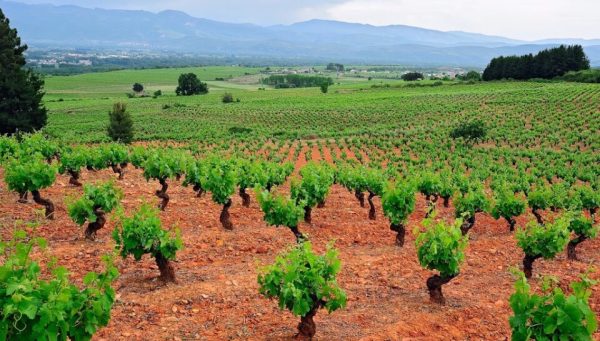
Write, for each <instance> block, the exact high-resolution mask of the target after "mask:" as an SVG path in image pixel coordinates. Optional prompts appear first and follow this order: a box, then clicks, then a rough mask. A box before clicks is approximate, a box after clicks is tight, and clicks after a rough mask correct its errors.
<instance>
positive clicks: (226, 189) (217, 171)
mask: <svg viewBox="0 0 600 341" xmlns="http://www.w3.org/2000/svg"><path fill="white" fill-rule="evenodd" d="M206 161H207V165H208V166H207V168H206V169H207V172H206V184H205V188H206V190H207V191H209V192H211V195H212V200H213V201H214V202H215V203H217V204H219V205H223V210H222V211H221V215H220V216H219V221H220V222H221V225H223V228H225V229H227V230H232V229H233V223H232V222H231V220H230V214H229V208H230V207H231V204H232V202H231V196H232V195H233V193H235V187H236V184H237V179H236V169H235V164H234V162H232V160H225V159H222V158H221V157H219V156H212V157H210V158H208V159H207V160H206Z"/></svg>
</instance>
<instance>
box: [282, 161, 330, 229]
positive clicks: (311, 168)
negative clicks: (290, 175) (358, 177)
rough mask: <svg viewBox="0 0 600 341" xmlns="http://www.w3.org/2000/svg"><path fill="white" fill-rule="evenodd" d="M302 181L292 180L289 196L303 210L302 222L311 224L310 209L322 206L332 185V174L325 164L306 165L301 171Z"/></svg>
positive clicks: (311, 163) (312, 163) (310, 163)
mask: <svg viewBox="0 0 600 341" xmlns="http://www.w3.org/2000/svg"><path fill="white" fill-rule="evenodd" d="M300 175H301V176H302V180H300V181H298V180H296V179H293V181H292V184H291V188H290V195H291V197H292V199H294V200H295V201H296V203H297V204H298V205H300V206H302V207H303V208H304V221H306V222H307V223H309V224H310V223H311V222H312V216H311V212H312V208H313V207H315V206H316V205H318V204H321V205H322V204H324V203H325V198H326V197H327V195H328V194H329V189H330V187H331V185H333V180H334V173H333V170H332V169H331V167H330V166H329V165H327V164H317V163H314V162H309V163H307V164H306V165H305V166H304V167H303V168H302V169H301V170H300Z"/></svg>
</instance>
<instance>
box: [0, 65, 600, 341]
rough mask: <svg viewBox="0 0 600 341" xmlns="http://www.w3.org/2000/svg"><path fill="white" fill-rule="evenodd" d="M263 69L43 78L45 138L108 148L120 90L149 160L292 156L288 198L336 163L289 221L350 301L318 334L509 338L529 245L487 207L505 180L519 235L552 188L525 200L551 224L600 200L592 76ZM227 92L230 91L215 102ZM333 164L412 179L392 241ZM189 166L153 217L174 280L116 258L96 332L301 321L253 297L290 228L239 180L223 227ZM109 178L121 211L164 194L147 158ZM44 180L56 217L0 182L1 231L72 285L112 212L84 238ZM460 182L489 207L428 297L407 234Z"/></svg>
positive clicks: (284, 325) (165, 334) (598, 291)
mask: <svg viewBox="0 0 600 341" xmlns="http://www.w3.org/2000/svg"><path fill="white" fill-rule="evenodd" d="M259 71H260V70H259V69H253V68H238V67H227V68H225V67H220V68H215V67H205V68H193V69H185V70H182V69H164V70H139V71H118V72H109V73H98V74H85V75H78V76H69V77H49V78H47V79H46V92H47V95H46V97H45V100H46V105H47V107H48V109H49V110H50V115H49V123H48V126H47V128H46V130H45V132H47V133H48V134H49V135H50V136H52V137H54V138H55V139H56V141H58V143H60V144H61V145H62V147H63V148H64V147H66V146H70V145H80V144H84V145H85V146H86V148H89V149H87V150H90V151H93V150H97V149H100V148H103V147H102V146H105V145H104V143H107V142H109V140H108V138H107V136H106V125H107V122H108V114H107V113H108V112H109V111H110V109H111V108H112V105H113V103H114V102H118V101H120V102H125V103H127V111H129V112H130V113H131V114H132V117H133V120H134V124H135V134H136V135H135V138H136V140H138V141H136V142H135V143H134V147H133V148H132V149H131V150H130V151H131V153H132V155H133V153H134V151H135V150H137V151H138V152H139V151H140V150H142V149H143V148H140V147H146V148H147V149H148V150H151V152H150V153H157V155H158V154H160V153H161V152H162V153H165V154H169V153H171V154H169V155H180V154H181V155H185V160H186V162H190V161H189V160H200V161H199V162H200V163H202V160H203V159H204V157H205V156H207V155H209V154H211V155H218V156H220V157H222V158H223V159H227V160H228V159H236V160H237V159H253V160H264V161H268V162H273V163H275V164H282V163H285V162H289V163H291V164H293V166H294V167H293V168H294V171H293V173H292V174H291V176H290V177H289V178H288V179H287V180H286V181H285V182H283V183H282V184H281V185H280V186H277V187H276V188H275V189H274V192H277V193H281V194H284V195H288V194H289V193H290V186H291V184H290V182H291V180H290V178H300V177H301V174H300V171H301V169H303V168H304V167H306V165H307V164H310V165H312V164H313V163H312V162H311V161H314V162H315V163H316V162H321V161H322V162H323V163H324V164H328V165H331V166H332V169H333V168H334V167H337V170H332V174H334V173H335V174H336V175H335V176H336V177H337V179H336V181H335V184H330V185H329V186H328V188H330V190H329V194H328V196H327V198H326V200H325V206H324V207H320V208H317V207H315V208H314V209H313V211H312V222H311V223H306V222H301V223H300V225H299V229H300V231H302V233H304V234H305V235H307V236H308V239H310V241H311V242H312V244H313V246H314V248H315V249H316V250H317V251H318V252H319V253H321V252H323V251H324V250H325V247H326V245H327V244H328V243H329V242H330V241H332V240H334V241H335V247H336V248H337V249H338V250H339V251H340V259H341V261H342V270H341V272H340V275H339V278H338V281H339V285H340V287H341V288H342V289H344V290H345V291H346V294H347V297H348V304H347V306H346V307H345V308H344V309H341V310H338V311H335V312H333V313H332V314H327V313H326V311H325V310H321V311H320V312H319V313H318V314H317V316H316V319H315V320H316V323H317V334H316V339H318V340H400V339H419V340H449V339H452V340H505V339H507V338H510V334H511V329H510V326H509V322H508V320H509V317H510V316H511V315H512V310H511V307H510V305H509V297H510V295H511V294H512V293H513V291H514V289H513V284H514V282H515V277H514V276H513V275H512V274H511V270H510V269H511V268H513V267H520V266H522V261H523V257H524V254H523V251H522V249H521V248H520V247H519V246H517V238H516V233H515V232H511V231H510V230H509V224H508V222H507V220H505V219H503V218H500V219H494V218H493V216H492V211H493V207H495V205H497V203H498V202H499V201H501V199H500V198H499V194H500V193H503V192H502V191H503V190H505V189H507V188H508V189H510V193H511V195H512V194H514V197H515V198H517V199H519V200H521V201H522V202H524V203H527V205H528V206H527V208H526V209H525V211H524V212H522V213H519V214H516V215H515V216H514V219H515V220H516V226H517V229H520V228H523V227H524V226H525V225H526V224H527V222H529V221H535V220H536V216H535V215H534V212H533V211H532V208H534V207H532V203H533V202H534V200H532V199H531V198H532V197H533V195H531V193H537V192H540V191H542V190H547V191H549V192H550V193H552V194H551V195H550V196H549V198H548V202H547V205H546V206H545V207H540V208H539V210H535V214H536V215H537V214H539V215H541V217H542V218H543V219H544V221H546V222H549V221H553V220H554V218H555V217H558V216H560V215H561V214H563V212H564V211H566V210H567V209H568V208H571V207H572V206H571V204H572V203H574V202H576V201H577V199H578V198H580V196H579V195H580V194H579V193H583V191H584V190H583V189H582V188H585V189H591V191H592V193H595V195H596V197H597V194H598V190H599V186H600V182H599V181H600V176H599V175H600V154H599V153H598V148H599V147H600V134H599V132H600V86H598V85H594V84H587V85H586V84H577V83H538V82H489V83H474V84H468V83H450V82H448V83H444V84H442V85H436V86H433V82H424V83H423V86H407V83H405V82H402V81H394V80H384V79H376V78H375V79H373V80H371V81H367V80H356V79H347V78H344V77H341V78H339V79H334V81H335V84H334V85H333V86H331V87H330V88H329V93H327V94H323V93H321V92H320V90H319V89H318V88H304V89H277V90H276V89H270V88H267V89H265V90H259V88H262V87H263V86H262V85H259V84H254V83H252V82H250V81H247V79H249V78H253V79H256V78H257V77H258V76H256V74H258V73H259ZM182 72H195V73H197V74H198V76H199V78H200V79H201V80H203V81H208V83H209V87H210V93H209V94H208V95H202V96H191V97H177V96H175V94H174V88H175V86H176V82H177V77H178V75H179V74H180V73H182ZM216 78H224V79H231V80H224V81H215V80H214V79H216ZM245 78H246V79H245ZM134 82H140V83H142V84H144V86H145V88H146V91H147V93H149V94H152V93H153V92H154V91H155V90H159V89H160V90H162V91H163V93H164V95H163V96H160V97H158V98H152V97H143V98H127V96H126V93H127V92H130V91H131V85H132V84H133V83H134ZM224 92H230V93H232V94H233V96H234V97H235V98H239V99H240V101H239V102H234V103H229V104H224V103H222V101H221V96H222V95H223V93H224ZM474 119H479V120H481V121H483V122H484V124H485V126H486V128H487V135H486V137H485V138H483V139H482V140H480V141H475V142H470V143H467V142H464V141H459V140H454V139H452V138H451V137H450V132H451V131H452V129H453V128H455V127H456V126H457V125H459V124H460V123H461V122H465V121H471V120H474ZM156 147H158V148H156ZM53 162H54V163H56V164H58V163H59V161H57V160H55V161H53ZM323 167H325V166H323ZM344 167H354V168H353V169H358V170H366V169H368V170H374V172H376V174H378V176H380V178H381V179H382V181H381V183H382V184H384V185H385V184H387V183H388V181H389V182H395V183H404V182H410V181H414V182H415V183H416V184H417V185H416V187H417V188H415V196H416V207H415V209H414V210H413V211H412V213H411V214H410V215H409V216H408V217H407V219H406V222H405V224H404V225H405V226H406V231H407V232H406V243H405V244H404V246H403V247H399V246H398V245H396V243H395V236H396V233H395V232H393V231H391V230H390V220H389V219H388V217H387V216H386V215H384V211H383V208H382V203H381V200H382V199H381V197H382V195H381V193H375V194H377V195H374V198H373V200H372V202H373V205H374V208H375V212H376V216H375V219H369V208H368V205H365V206H366V207H361V205H360V204H359V201H358V200H357V198H356V197H355V193H354V188H351V186H350V185H349V184H347V183H344V182H343V181H341V180H340V172H341V171H342V169H344ZM360 167H364V168H360ZM105 168H107V167H105ZM184 168H185V167H184ZM325 168H326V167H325ZM187 169H188V168H185V169H182V170H181V172H182V174H181V175H182V177H181V178H180V179H177V178H176V176H175V174H172V176H171V177H169V179H168V183H169V189H168V194H169V196H170V202H169V203H168V206H167V207H166V209H165V210H164V211H161V212H160V218H161V220H162V223H163V226H164V227H165V228H168V229H172V228H174V227H178V228H179V229H180V230H181V235H182V240H183V244H184V248H183V250H182V251H179V252H178V253H177V257H176V259H177V260H176V262H175V263H174V267H175V271H176V274H177V278H178V281H177V282H176V283H170V284H165V283H163V282H162V281H160V280H159V279H158V278H157V276H158V270H157V266H156V265H155V263H154V260H153V259H151V258H150V257H148V256H145V257H144V258H143V259H142V261H141V262H135V261H134V260H133V259H132V258H131V257H129V258H128V259H125V260H121V259H119V261H118V269H119V272H120V277H119V279H118V280H117V282H116V284H115V285H114V287H115V289H116V292H117V299H116V302H115V305H114V307H113V310H112V317H111V321H110V323H109V325H108V326H107V327H105V328H103V329H101V330H100V331H99V332H98V333H97V334H96V335H95V337H94V339H96V340H115V339H122V340H148V339H152V340H188V339H199V340H216V339H218V340H244V339H248V340H265V339H266V340H288V339H292V337H293V336H294V335H295V333H296V325H297V323H298V320H299V319H298V318H297V317H295V316H293V315H292V314H291V313H290V312H289V311H287V310H284V311H281V310H279V309H278V306H277V302H275V301H270V300H268V299H266V298H264V297H263V296H261V295H260V294H259V291H258V284H257V271H258V270H257V269H258V268H259V267H260V266H261V265H265V264H270V263H272V262H273V260H274V259H275V256H276V255H277V254H279V253H280V252H281V251H283V250H286V249H288V248H290V247H291V246H293V245H294V244H295V239H294V235H293V234H292V233H290V231H288V229H287V228H285V227H281V228H276V227H273V226H269V225H267V224H266V223H265V222H264V221H263V212H261V207H260V205H259V204H258V203H257V198H256V194H255V193H254V191H252V190H248V193H249V194H250V197H251V202H250V205H249V207H244V206H243V205H242V200H241V198H240V196H238V195H237V190H236V193H235V194H234V195H232V196H231V198H232V201H233V203H232V206H231V209H230V210H229V212H230V214H231V221H232V222H233V224H234V228H233V230H231V231H230V230H226V229H224V228H223V227H222V226H221V223H220V222H219V213H220V212H221V211H222V206H221V205H218V204H216V203H215V202H213V200H211V194H210V193H207V194H206V195H204V196H201V197H196V194H195V193H194V191H193V190H192V188H191V187H185V186H183V182H184V181H185V179H186V176H187V175H189V172H188V174H186V172H185V170H187ZM3 177H4V170H1V171H0V178H3ZM115 178H116V175H115V174H114V173H113V172H112V171H110V170H109V169H99V170H96V171H90V170H85V168H83V169H82V171H81V178H80V181H81V182H83V183H94V182H96V181H98V180H108V179H115ZM425 179H433V180H432V182H434V183H439V184H440V186H442V184H451V185H449V186H450V187H451V189H452V193H451V195H450V196H448V199H449V200H448V204H449V205H448V206H447V207H446V206H445V205H444V204H443V200H442V198H440V200H438V201H437V202H433V203H432V202H431V201H430V198H429V197H430V196H431V195H433V196H434V197H436V198H437V197H438V196H441V197H444V196H445V195H443V194H441V192H442V191H441V190H439V189H437V190H432V191H433V192H431V193H429V192H430V191H429V189H428V188H426V186H424V185H423V183H424V182H426V181H425ZM115 184H116V185H117V186H118V187H119V188H120V189H121V190H122V191H123V193H124V196H123V199H122V200H121V204H122V205H123V208H124V211H125V212H126V213H131V212H133V211H134V210H136V209H137V208H138V207H139V206H140V205H141V204H142V203H150V204H152V205H153V206H154V205H156V204H158V203H159V199H158V198H157V197H156V196H155V191H156V190H157V189H158V188H159V187H160V185H159V182H158V181H156V180H155V179H152V177H151V179H150V180H149V181H146V180H145V179H144V165H142V167H141V169H134V167H133V166H128V167H127V168H126V173H125V175H124V178H123V179H122V180H115ZM345 187H346V188H345ZM463 187H465V188H466V189H465V188H463ZM349 189H350V191H349ZM41 192H42V194H43V195H44V197H46V198H49V199H51V200H52V201H53V202H54V203H55V204H56V213H55V215H56V219H55V220H46V219H44V218H42V217H40V213H39V208H40V206H38V205H36V204H34V203H31V202H30V203H28V204H19V203H17V199H18V198H19V196H18V194H16V193H14V192H11V191H9V190H8V189H7V186H6V184H5V183H4V182H2V183H1V184H0V225H2V226H4V227H5V228H4V229H2V235H3V237H4V238H8V236H9V235H10V233H11V231H12V227H13V226H22V224H23V223H22V222H26V221H38V222H39V227H37V228H35V229H31V230H33V231H32V233H33V234H35V235H38V236H43V237H45V238H47V239H48V244H49V248H48V250H46V251H45V252H37V251H36V253H35V257H36V259H40V260H43V261H47V260H49V259H50V258H51V257H56V258H57V260H58V263H59V264H61V265H65V266H66V267H67V268H68V269H69V270H70V272H71V278H72V279H73V280H74V281H75V282H76V283H78V284H80V283H81V281H82V278H83V276H84V275H85V273H86V272H88V271H99V270H101V269H102V265H101V264H102V262H101V260H100V256H101V255H103V254H106V253H109V252H110V251H111V250H113V249H114V246H115V243H114V241H113V239H112V237H111V233H112V231H113V229H114V227H115V223H116V219H114V216H113V215H108V217H109V219H108V222H107V224H106V226H105V227H104V228H103V229H101V230H100V231H98V236H97V239H96V241H88V240H86V239H84V236H83V229H82V228H80V227H79V226H77V225H76V224H75V223H74V222H73V221H72V220H71V219H70V218H69V215H68V213H67V203H68V202H69V201H70V200H71V199H72V198H74V197H78V196H80V195H81V193H82V189H81V188H80V187H75V186H71V185H70V184H69V177H68V176H66V175H58V177H57V180H56V181H55V183H54V184H53V185H52V186H51V187H49V188H47V189H43V190H42V191H41ZM470 193H483V194H482V195H483V196H485V198H487V200H488V201H489V202H490V204H489V207H486V208H484V209H483V208H482V210H481V211H482V212H479V211H477V210H476V211H474V212H477V213H473V218H474V226H473V227H472V228H471V230H470V231H469V234H468V246H467V248H466V250H465V261H464V263H463V264H462V265H461V267H460V274H459V275H458V276H457V277H456V278H454V279H453V280H452V281H451V282H450V283H449V284H447V285H445V286H444V296H445V297H446V300H447V303H446V305H444V306H439V305H437V304H433V303H430V302H429V295H428V293H427V288H426V286H425V281H426V280H427V278H428V277H429V276H431V275H432V273H433V271H430V270H427V269H424V268H422V267H421V265H420V264H419V260H418V258H417V250H416V247H415V235H414V232H413V230H414V229H420V228H422V227H423V226H422V221H423V219H424V217H425V215H426V214H427V213H428V212H429V211H430V209H431V208H432V207H435V208H436V211H437V215H436V216H435V219H438V220H444V221H447V222H451V221H453V220H454V218H455V216H456V215H458V214H455V212H456V205H455V203H456V201H457V200H458V201H461V200H464V197H465V196H468V195H470ZM596 205H597V204H596ZM577 208H578V210H579V211H581V212H584V213H585V215H586V216H589V212H588V209H587V206H585V205H584V204H582V203H579V206H577ZM467 211H468V210H467ZM599 248H600V238H596V239H591V240H587V241H585V242H584V243H581V244H580V245H579V246H578V247H577V254H578V257H579V260H577V261H575V260H568V259H567V255H566V251H564V252H562V251H561V252H559V253H558V255H557V256H556V257H555V258H554V259H547V260H544V259H539V260H537V261H536V262H535V265H534V276H533V278H532V279H531V280H530V283H531V285H532V287H533V288H534V289H535V290H538V289H539V288H540V285H541V283H542V280H541V275H551V276H556V277H557V278H558V279H559V281H560V286H561V287H562V288H565V289H567V288H568V284H569V283H570V282H571V281H574V280H576V279H578V278H579V275H580V274H581V273H584V272H586V271H587V270H588V269H590V268H595V267H597V266H598V264H600V253H599V252H598V249H599ZM590 277H591V278H593V279H600V273H598V272H592V273H591V274H590ZM590 305H591V307H592V309H593V311H594V312H595V314H596V316H598V314H599V313H600V286H599V285H594V286H593V287H592V296H591V299H590ZM595 336H596V338H597V339H600V335H598V334H596V335H595Z"/></svg>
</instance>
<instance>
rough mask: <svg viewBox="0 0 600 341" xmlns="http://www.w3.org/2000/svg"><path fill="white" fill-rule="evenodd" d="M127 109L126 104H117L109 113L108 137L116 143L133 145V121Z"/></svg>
mask: <svg viewBox="0 0 600 341" xmlns="http://www.w3.org/2000/svg"><path fill="white" fill-rule="evenodd" d="M126 109H127V107H126V105H125V103H115V104H114V105H113V110H112V111H111V112H109V113H108V118H109V123H108V128H107V130H108V136H109V137H110V138H111V139H112V140H113V141H115V142H121V143H131V141H132V140H133V120H132V119H131V115H130V114H129V113H128V112H127V111H126Z"/></svg>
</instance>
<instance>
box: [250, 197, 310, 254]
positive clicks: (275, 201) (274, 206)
mask: <svg viewBox="0 0 600 341" xmlns="http://www.w3.org/2000/svg"><path fill="white" fill-rule="evenodd" d="M256 194H257V195H256V197H257V200H258V203H259V204H260V208H261V209H262V211H263V212H264V214H265V215H264V220H265V221H266V222H267V223H268V224H269V225H273V226H286V227H288V228H289V229H290V230H291V231H292V233H293V234H294V236H295V237H296V242H297V243H301V242H302V241H305V240H306V237H305V236H304V235H303V234H302V233H301V232H300V231H299V230H298V223H299V222H300V220H302V215H303V214H304V210H303V209H302V207H300V206H298V205H297V204H296V202H295V201H294V200H292V199H289V198H286V197H283V196H277V195H274V194H272V193H271V192H269V191H267V190H262V189H260V188H257V189H256Z"/></svg>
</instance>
